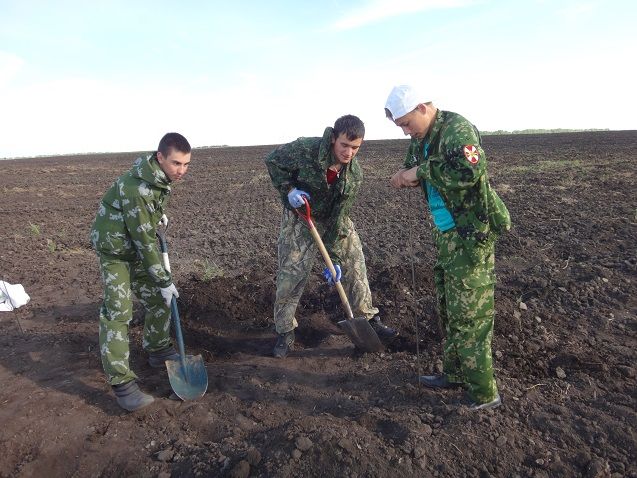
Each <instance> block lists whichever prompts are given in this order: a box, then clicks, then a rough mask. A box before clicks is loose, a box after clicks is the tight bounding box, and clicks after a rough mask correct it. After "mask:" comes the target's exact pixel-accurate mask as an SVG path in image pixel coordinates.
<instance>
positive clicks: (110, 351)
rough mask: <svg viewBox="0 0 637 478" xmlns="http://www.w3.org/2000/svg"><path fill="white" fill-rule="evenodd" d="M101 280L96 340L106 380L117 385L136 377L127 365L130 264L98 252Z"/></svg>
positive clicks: (131, 308)
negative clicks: (97, 337)
mask: <svg viewBox="0 0 637 478" xmlns="http://www.w3.org/2000/svg"><path fill="white" fill-rule="evenodd" d="M98 258H99V262H100V272H101V275H102V281H103V284H104V301H103V303H102V306H101V308H100V318H99V344H100V356H101V359H102V366H103V368H104V372H105V373H106V377H107V380H108V382H109V383H110V384H111V385H119V384H122V383H126V382H130V381H131V380H133V379H135V378H137V376H136V375H135V373H134V372H133V371H132V370H131V368H130V365H129V355H130V350H129V345H128V325H129V324H130V321H131V320H132V318H133V301H132V294H131V286H130V275H131V272H130V264H129V263H128V262H125V261H121V260H118V259H117V258H115V257H112V256H107V255H103V254H98Z"/></svg>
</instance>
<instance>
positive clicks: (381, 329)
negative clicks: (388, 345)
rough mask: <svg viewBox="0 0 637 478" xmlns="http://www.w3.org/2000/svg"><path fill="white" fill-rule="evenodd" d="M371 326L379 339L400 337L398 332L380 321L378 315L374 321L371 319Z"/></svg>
mask: <svg viewBox="0 0 637 478" xmlns="http://www.w3.org/2000/svg"><path fill="white" fill-rule="evenodd" d="M369 324H370V325H371V326H372V329H374V332H376V334H377V335H378V338H379V339H385V340H386V339H393V338H394V337H397V336H398V331H397V330H396V329H392V328H391V327H387V326H386V325H385V324H383V323H382V322H381V321H380V316H378V315H376V316H375V317H374V318H373V319H369Z"/></svg>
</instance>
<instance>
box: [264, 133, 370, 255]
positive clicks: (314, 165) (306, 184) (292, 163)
mask: <svg viewBox="0 0 637 478" xmlns="http://www.w3.org/2000/svg"><path fill="white" fill-rule="evenodd" d="M332 133H333V130H332V128H329V127H328V128H325V132H324V133H323V137H322V138H299V139H297V140H296V141H293V142H291V143H288V144H284V145H282V146H279V147H278V148H276V149H275V150H274V151H272V152H271V153H270V154H269V155H268V157H267V158H266V159H265V164H266V166H267V168H268V172H269V173H270V179H272V184H273V185H274V187H275V188H276V189H277V190H278V191H279V193H280V195H281V202H282V203H283V206H284V207H286V208H288V209H290V210H293V208H292V206H290V203H289V202H288V192H289V191H290V190H291V189H292V188H294V187H296V188H298V189H301V190H302V191H305V192H307V193H308V194H309V195H310V206H311V208H312V217H313V218H314V219H316V221H318V222H320V223H321V224H323V225H324V227H325V233H324V235H323V242H324V243H325V248H326V249H327V250H328V252H329V254H330V257H331V258H332V260H333V261H334V262H335V263H341V262H342V256H341V252H340V251H339V250H338V246H337V239H338V238H339V237H343V236H344V235H346V234H347V228H346V227H344V221H345V219H346V218H348V217H349V212H350V209H351V207H352V204H353V203H354V199H355V197H356V194H357V193H358V190H359V189H360V185H361V182H362V180H363V172H362V171H361V168H360V165H359V164H358V160H357V159H356V157H354V158H353V159H352V160H351V161H350V163H349V164H348V165H346V166H344V167H343V168H342V169H341V173H340V175H339V177H338V179H337V180H336V182H335V183H334V184H332V185H329V184H328V183H327V179H326V173H327V169H328V168H329V167H330V166H331V165H332V164H333V163H334V157H333V155H332Z"/></svg>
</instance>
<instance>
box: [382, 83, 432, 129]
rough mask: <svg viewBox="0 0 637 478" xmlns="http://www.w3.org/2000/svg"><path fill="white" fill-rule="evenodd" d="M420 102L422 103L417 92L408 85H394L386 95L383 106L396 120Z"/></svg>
mask: <svg viewBox="0 0 637 478" xmlns="http://www.w3.org/2000/svg"><path fill="white" fill-rule="evenodd" d="M420 103H424V101H423V100H422V98H420V95H419V94H418V92H417V91H416V90H415V89H413V88H412V87H411V86H409V85H399V86H394V88H393V89H392V90H391V93H389V96H388V97H387V102H386V103H385V108H387V109H388V110H389V112H390V113H391V116H392V119H393V120H394V121H396V120H397V119H398V118H402V117H403V116H405V115H406V114H407V113H411V112H412V111H413V110H415V109H416V106H418V105H419V104H420Z"/></svg>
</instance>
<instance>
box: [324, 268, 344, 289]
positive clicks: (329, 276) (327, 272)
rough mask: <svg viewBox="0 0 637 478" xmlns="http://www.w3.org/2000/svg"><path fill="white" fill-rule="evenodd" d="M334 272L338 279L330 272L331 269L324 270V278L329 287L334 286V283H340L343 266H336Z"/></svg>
mask: <svg viewBox="0 0 637 478" xmlns="http://www.w3.org/2000/svg"><path fill="white" fill-rule="evenodd" d="M334 270H335V271H336V279H334V277H332V273H331V272H330V268H329V267H326V268H325V269H323V277H325V280H326V281H327V283H328V284H329V285H334V283H336V282H340V280H341V266H339V265H338V264H334Z"/></svg>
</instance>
